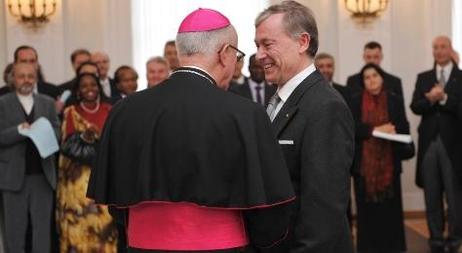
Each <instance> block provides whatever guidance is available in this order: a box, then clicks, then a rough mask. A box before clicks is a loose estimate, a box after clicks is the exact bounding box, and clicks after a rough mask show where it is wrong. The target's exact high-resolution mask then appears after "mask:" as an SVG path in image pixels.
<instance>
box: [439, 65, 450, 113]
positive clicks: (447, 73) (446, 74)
mask: <svg viewBox="0 0 462 253" xmlns="http://www.w3.org/2000/svg"><path fill="white" fill-rule="evenodd" d="M453 67H454V64H453V63H452V61H450V62H449V63H448V64H446V66H444V67H442V66H440V65H438V64H437V65H436V80H438V82H439V81H440V79H441V70H443V73H444V81H445V83H442V84H441V85H443V88H444V87H446V84H447V83H448V81H449V77H450V76H451V72H452V68H453ZM447 101H448V95H447V94H446V96H445V97H444V99H443V100H440V101H439V102H438V103H439V104H440V105H445V104H446V102H447Z"/></svg>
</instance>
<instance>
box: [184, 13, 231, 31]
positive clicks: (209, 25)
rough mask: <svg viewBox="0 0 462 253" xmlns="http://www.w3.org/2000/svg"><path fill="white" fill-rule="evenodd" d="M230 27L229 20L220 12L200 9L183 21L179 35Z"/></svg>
mask: <svg viewBox="0 0 462 253" xmlns="http://www.w3.org/2000/svg"><path fill="white" fill-rule="evenodd" d="M229 25H230V22H229V19H228V18H227V17H225V15H223V14H221V13H220V12H218V11H216V10H212V9H203V8H199V9H197V10H195V11H193V12H191V13H190V14H189V15H188V16H186V17H185V18H184V19H183V22H181V25H180V28H179V29H178V33H187V32H207V31H212V30H217V29H221V28H225V27H227V26H229Z"/></svg>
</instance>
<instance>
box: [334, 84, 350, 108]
mask: <svg viewBox="0 0 462 253" xmlns="http://www.w3.org/2000/svg"><path fill="white" fill-rule="evenodd" d="M332 87H334V89H335V90H336V91H338V93H340V95H342V97H343V99H344V100H345V102H346V103H347V105H348V106H350V100H351V96H352V94H351V89H350V88H349V87H347V86H344V85H341V84H338V83H335V82H333V83H332Z"/></svg>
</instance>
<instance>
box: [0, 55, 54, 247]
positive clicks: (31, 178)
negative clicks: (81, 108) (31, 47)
mask: <svg viewBox="0 0 462 253" xmlns="http://www.w3.org/2000/svg"><path fill="white" fill-rule="evenodd" d="M13 79H14V80H13V83H14V92H10V93H8V94H7V95H4V96H2V97H1V98H0V119H1V120H0V191H1V193H2V195H3V208H4V209H3V211H4V218H5V241H6V242H7V250H6V252H24V251H25V248H26V245H25V244H26V243H25V242H26V231H27V227H28V223H30V224H31V226H32V227H31V231H32V245H31V246H32V249H34V252H51V250H50V243H51V242H50V234H51V232H50V228H51V226H50V224H51V223H50V222H51V214H52V203H53V192H54V191H53V190H54V189H55V187H56V168H55V161H56V159H55V157H54V156H53V155H51V156H48V157H47V158H42V157H41V156H40V155H39V152H38V150H37V148H36V147H35V145H34V143H33V142H32V141H31V139H28V138H27V137H25V136H23V135H21V134H20V133H19V132H20V130H22V129H27V128H30V125H31V124H32V123H33V122H34V121H35V120H36V119H38V118H40V117H45V118H47V119H48V120H49V121H50V122H51V124H52V126H53V128H54V130H55V132H56V135H58V129H59V121H58V117H57V115H56V111H55V105H54V101H53V100H52V99H51V98H49V97H48V96H45V95H42V94H34V93H33V90H34V85H35V83H36V82H37V70H36V68H35V67H34V65H33V64H30V63H15V65H14V67H13Z"/></svg>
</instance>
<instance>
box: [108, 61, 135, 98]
mask: <svg viewBox="0 0 462 253" xmlns="http://www.w3.org/2000/svg"><path fill="white" fill-rule="evenodd" d="M114 82H115V84H116V87H117V89H119V93H120V94H119V96H117V97H115V98H114V99H113V103H115V102H117V101H118V100H120V99H123V98H125V97H127V96H129V95H131V94H133V93H135V92H136V89H137V88H138V73H136V71H135V70H134V69H133V68H132V67H130V66H127V65H122V66H120V67H118V68H117V70H116V71H115V72H114Z"/></svg>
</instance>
